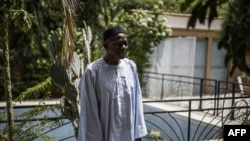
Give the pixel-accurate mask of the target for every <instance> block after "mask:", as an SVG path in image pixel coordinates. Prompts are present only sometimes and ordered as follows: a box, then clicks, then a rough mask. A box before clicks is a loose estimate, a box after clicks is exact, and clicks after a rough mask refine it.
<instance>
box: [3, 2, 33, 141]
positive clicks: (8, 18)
mask: <svg viewBox="0 0 250 141" xmlns="http://www.w3.org/2000/svg"><path fill="white" fill-rule="evenodd" d="M0 13H1V14H0V17H1V19H2V22H1V23H0V29H1V30H0V31H2V32H1V33H0V41H1V49H2V50H3V62H4V74H5V77H4V79H5V99H6V105H7V117H8V133H9V134H8V138H9V140H10V141H14V140H15V134H14V133H15V132H14V118H13V104H12V89H11V87H12V86H11V74H10V58H9V56H10V55H9V39H10V36H9V25H10V23H14V25H15V26H16V27H18V28H20V29H21V30H23V31H27V30H28V29H29V28H30V26H31V25H30V21H29V18H30V16H29V14H28V13H27V12H26V11H24V10H23V9H22V1H21V0H16V1H1V2H0Z"/></svg>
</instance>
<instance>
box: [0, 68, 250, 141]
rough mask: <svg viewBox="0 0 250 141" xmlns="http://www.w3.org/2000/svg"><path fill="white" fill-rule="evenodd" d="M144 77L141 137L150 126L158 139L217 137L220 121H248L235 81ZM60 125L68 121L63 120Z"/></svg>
mask: <svg viewBox="0 0 250 141" xmlns="http://www.w3.org/2000/svg"><path fill="white" fill-rule="evenodd" d="M144 81H145V82H147V83H145V86H143V87H142V93H143V96H145V97H147V98H145V99H144V101H143V104H144V115H145V121H146V124H147V128H148V132H149V134H148V135H147V136H146V137H144V138H143V141H144V140H145V141H147V140H148V141H151V137H150V132H151V130H154V131H159V132H160V133H161V136H160V139H166V141H200V140H210V139H219V138H222V129H223V125H226V124H232V123H233V124H248V123H249V99H250V95H248V94H250V93H249V92H247V91H245V92H244V94H242V93H241V91H240V90H239V88H238V85H239V84H238V83H231V82H225V81H218V80H213V79H203V78H197V77H188V76H182V75H170V74H160V73H153V72H144ZM242 85H244V86H248V85H247V84H242ZM151 96H152V97H153V98H152V99H151ZM26 108H28V107H26ZM0 110H1V108H0ZM60 118H61V117H60ZM47 119H48V120H49V121H50V122H53V121H54V120H57V119H56V117H48V118H47ZM33 120H43V119H31V121H33ZM16 122H20V119H19V120H16ZM0 124H1V123H0ZM62 126H72V125H71V124H69V122H65V124H63V125H62ZM58 128H60V127H55V128H53V129H51V131H54V130H57V129H58ZM49 132H50V130H47V131H46V132H44V133H45V134H48V133H49ZM69 138H70V139H72V140H74V131H72V134H69V136H68V137H65V138H61V139H60V140H61V141H63V140H67V139H69Z"/></svg>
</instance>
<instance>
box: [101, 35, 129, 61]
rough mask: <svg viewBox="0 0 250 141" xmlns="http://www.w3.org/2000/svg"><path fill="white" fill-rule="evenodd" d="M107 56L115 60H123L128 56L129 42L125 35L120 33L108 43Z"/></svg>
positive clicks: (106, 47)
mask: <svg viewBox="0 0 250 141" xmlns="http://www.w3.org/2000/svg"><path fill="white" fill-rule="evenodd" d="M105 49H106V55H108V56H110V57H111V56H112V58H114V59H123V58H125V57H126V55H127V49H128V40H127V36H126V35H125V34H124V33H119V34H117V35H115V36H113V37H111V38H110V39H108V40H107V41H106V46H105Z"/></svg>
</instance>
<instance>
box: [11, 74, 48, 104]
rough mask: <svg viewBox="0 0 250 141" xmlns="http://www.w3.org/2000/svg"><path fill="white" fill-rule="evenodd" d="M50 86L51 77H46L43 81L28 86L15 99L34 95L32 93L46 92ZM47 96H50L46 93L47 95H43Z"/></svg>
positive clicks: (18, 99)
mask: <svg viewBox="0 0 250 141" xmlns="http://www.w3.org/2000/svg"><path fill="white" fill-rule="evenodd" d="M51 86H52V83H51V78H50V77H48V78H47V79H46V80H45V81H43V82H40V83H38V84H37V85H35V86H33V87H31V88H28V89H27V90H26V91H24V92H22V93H21V94H20V95H19V96H18V97H17V98H16V101H20V102H21V101H23V100H25V99H28V98H30V97H35V96H34V95H38V94H39V93H44V92H46V91H47V90H48V89H50V88H51ZM45 96H46V97H47V98H49V97H50V94H49V93H47V95H45Z"/></svg>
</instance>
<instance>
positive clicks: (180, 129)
mask: <svg viewBox="0 0 250 141" xmlns="http://www.w3.org/2000/svg"><path fill="white" fill-rule="evenodd" d="M143 78H144V81H145V82H146V83H145V85H144V87H142V93H143V95H144V96H145V97H147V98H148V99H149V100H147V101H144V105H147V104H149V105H150V104H151V103H155V104H153V106H152V105H151V108H150V109H151V111H145V112H144V114H145V117H146V118H145V119H146V122H147V126H148V127H150V128H149V129H148V130H149V132H150V131H151V130H158V131H160V133H162V136H161V138H162V139H166V140H167V141H169V140H173V141H198V140H210V139H221V138H222V137H223V134H222V133H223V132H222V129H223V125H225V124H231V123H234V124H248V123H249V121H250V119H249V108H250V106H249V103H250V102H249V101H250V95H249V94H250V93H249V92H247V91H245V92H244V94H242V93H241V92H240V91H241V90H240V89H239V85H243V86H248V84H239V83H233V82H225V81H218V80H213V79H203V78H197V77H188V76H182V75H170V74H163V73H153V72H144V77H143ZM163 103H164V104H163ZM159 105H161V106H159ZM159 107H161V108H159ZM170 107H173V108H174V110H173V108H170ZM152 109H153V110H152ZM183 113H185V114H184V116H183ZM149 115H150V116H151V117H152V116H153V117H154V118H155V119H158V121H157V120H147V117H148V116H149ZM163 115H164V116H163ZM176 115H178V118H179V119H183V120H174V118H176ZM194 115H195V116H194ZM162 116H163V117H164V118H163V117H162ZM198 117H199V118H198ZM178 118H176V119H178ZM159 119H161V120H159ZM169 119H173V120H172V121H171V120H169ZM197 122H198V124H197ZM183 123H186V125H185V124H183ZM195 123H196V124H195ZM146 138H150V136H149V135H148V136H147V137H146Z"/></svg>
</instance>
